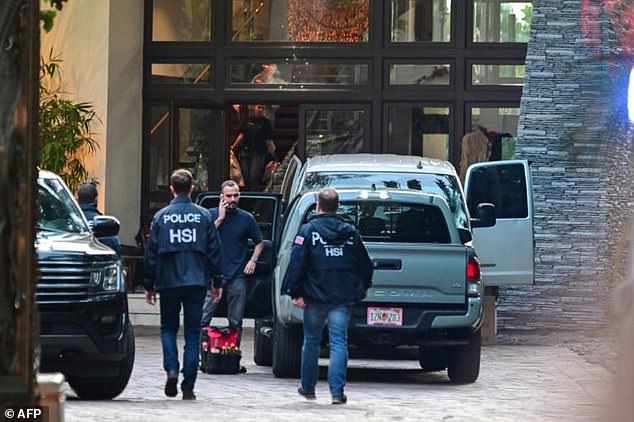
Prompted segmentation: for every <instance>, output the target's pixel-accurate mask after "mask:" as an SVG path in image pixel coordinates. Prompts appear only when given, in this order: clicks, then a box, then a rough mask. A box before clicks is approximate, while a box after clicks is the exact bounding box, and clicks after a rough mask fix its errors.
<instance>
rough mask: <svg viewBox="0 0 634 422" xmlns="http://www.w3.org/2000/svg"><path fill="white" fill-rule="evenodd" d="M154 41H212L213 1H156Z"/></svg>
mask: <svg viewBox="0 0 634 422" xmlns="http://www.w3.org/2000/svg"><path fill="white" fill-rule="evenodd" d="M152 4H153V6H154V8H153V11H152V41H210V40H211V33H212V31H211V22H212V19H211V6H212V4H211V0H154V1H153V2H152Z"/></svg>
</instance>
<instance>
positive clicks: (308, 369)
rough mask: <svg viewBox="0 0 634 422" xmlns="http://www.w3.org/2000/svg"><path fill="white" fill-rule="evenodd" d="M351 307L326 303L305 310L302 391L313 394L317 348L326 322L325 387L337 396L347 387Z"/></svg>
mask: <svg viewBox="0 0 634 422" xmlns="http://www.w3.org/2000/svg"><path fill="white" fill-rule="evenodd" d="M349 320H350V307H349V306H347V305H332V304H325V303H312V304H311V303H309V304H307V305H306V308H304V345H303V347H302V370H301V372H302V374H301V376H302V389H303V390H304V391H305V392H307V393H314V392H315V385H317V378H318V376H319V346H320V344H321V336H322V332H323V331H324V325H325V323H326V321H328V343H329V348H330V363H329V364H328V386H329V388H330V394H331V395H333V396H340V395H342V394H343V389H344V387H345V385H346V372H347V370H348V321H349Z"/></svg>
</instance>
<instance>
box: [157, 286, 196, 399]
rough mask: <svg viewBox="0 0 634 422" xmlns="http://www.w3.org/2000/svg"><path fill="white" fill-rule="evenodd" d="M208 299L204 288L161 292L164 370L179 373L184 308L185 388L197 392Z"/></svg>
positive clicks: (194, 287)
mask: <svg viewBox="0 0 634 422" xmlns="http://www.w3.org/2000/svg"><path fill="white" fill-rule="evenodd" d="M204 299H205V288H204V287H196V286H191V287H189V286H188V287H176V288H171V289H164V290H162V291H161V292H160V301H159V303H160V308H161V346H162V347H163V369H165V372H168V373H169V372H175V373H178V370H179V363H178V348H177V346H176V335H177V334H178V327H179V325H180V324H179V323H180V310H181V306H182V308H183V326H184V332H185V348H184V351H183V382H182V383H181V389H182V390H183V391H193V390H194V383H195V382H196V374H197V373H198V353H199V351H198V347H199V339H200V318H201V314H202V309H203V301H204Z"/></svg>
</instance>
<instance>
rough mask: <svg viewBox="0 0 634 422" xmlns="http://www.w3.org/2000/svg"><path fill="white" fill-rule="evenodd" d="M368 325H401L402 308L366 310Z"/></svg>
mask: <svg viewBox="0 0 634 422" xmlns="http://www.w3.org/2000/svg"><path fill="white" fill-rule="evenodd" d="M368 325H398V326H401V325H403V308H368Z"/></svg>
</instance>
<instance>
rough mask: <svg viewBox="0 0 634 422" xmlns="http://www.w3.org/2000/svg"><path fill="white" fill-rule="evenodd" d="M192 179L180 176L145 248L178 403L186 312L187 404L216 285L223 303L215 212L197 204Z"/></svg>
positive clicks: (168, 391)
mask: <svg viewBox="0 0 634 422" xmlns="http://www.w3.org/2000/svg"><path fill="white" fill-rule="evenodd" d="M192 181H193V178H192V174H191V173H190V172H189V171H188V170H184V169H180V170H176V171H174V173H172V175H171V177H170V190H171V192H172V195H173V197H174V199H173V200H172V202H170V204H169V205H168V206H167V207H165V208H162V209H160V210H159V211H157V213H156V214H155V215H154V218H153V219H152V225H151V227H150V236H149V238H148V240H147V247H146V248H145V265H144V267H145V268H144V270H145V277H144V286H145V290H146V292H145V300H146V301H147V303H149V304H150V305H154V304H155V303H156V292H157V291H158V292H159V293H160V295H161V296H160V308H161V309H160V311H161V346H162V348H163V369H164V370H165V372H166V373H167V380H166V382H165V395H166V396H168V397H174V396H176V394H177V384H178V370H179V362H178V349H177V346H176V334H177V333H178V326H179V319H180V310H181V308H182V310H183V325H184V332H185V333H184V334H185V351H184V353H183V366H182V368H183V382H182V383H181V390H182V391H183V400H195V399H196V395H195V394H194V383H195V381H196V375H197V373H198V362H199V360H198V351H199V339H200V326H199V323H200V318H201V316H202V307H203V301H204V300H205V292H206V291H207V289H209V286H210V281H212V282H213V287H214V289H213V290H212V295H213V299H214V300H219V299H220V295H221V294H222V292H221V290H220V288H221V287H220V286H221V276H220V256H221V254H220V242H219V241H218V233H217V231H216V227H215V225H214V223H213V220H212V218H211V215H210V214H209V211H208V210H207V209H205V208H202V207H200V206H198V205H196V204H193V203H192V200H191V198H190V194H191V192H192V188H193V186H192Z"/></svg>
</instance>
